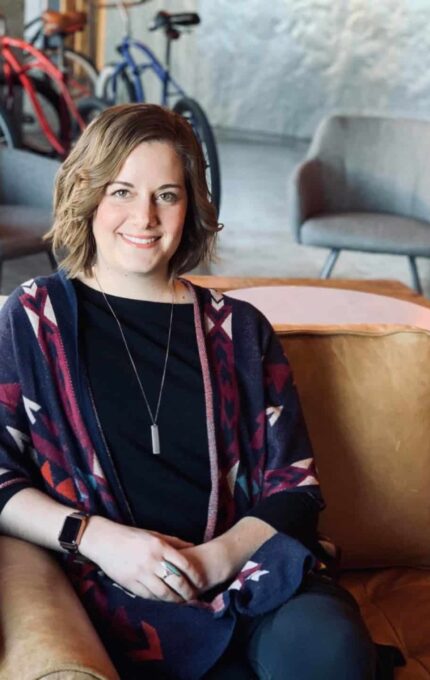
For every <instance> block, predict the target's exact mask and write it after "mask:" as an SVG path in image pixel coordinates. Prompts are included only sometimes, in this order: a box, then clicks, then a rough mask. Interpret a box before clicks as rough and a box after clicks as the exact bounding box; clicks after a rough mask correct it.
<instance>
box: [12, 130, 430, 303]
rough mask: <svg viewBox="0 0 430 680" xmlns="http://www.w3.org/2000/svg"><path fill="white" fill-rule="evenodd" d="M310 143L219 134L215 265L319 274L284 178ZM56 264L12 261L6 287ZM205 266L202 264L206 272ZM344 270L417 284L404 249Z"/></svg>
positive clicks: (426, 279)
mask: <svg viewBox="0 0 430 680" xmlns="http://www.w3.org/2000/svg"><path fill="white" fill-rule="evenodd" d="M306 149H307V143H306V142H303V141H299V140H291V141H289V142H283V143H280V142H268V141H265V142H262V141H258V142H244V141H240V142H239V141H234V140H228V139H224V140H221V141H219V152H220V159H221V172H222V188H223V196H222V206H221V215H220V220H221V222H223V223H224V225H225V226H224V230H223V232H222V233H221V234H220V236H219V241H218V249H217V251H218V254H217V259H216V261H215V262H213V263H212V264H211V266H210V273H213V274H220V275H230V276H240V275H253V276H282V277H288V276H291V277H318V275H319V271H320V269H321V267H322V265H323V262H324V260H325V258H326V255H327V251H326V250H324V249H320V248H310V247H308V246H301V245H298V244H296V243H295V242H294V240H293V236H292V234H291V232H290V230H289V228H288V224H287V219H286V182H287V178H288V176H289V174H290V173H291V171H292V169H293V168H294V166H295V165H296V164H297V163H298V162H299V161H300V160H301V159H302V158H303V157H304V155H305V153H306ZM418 266H419V270H420V275H421V278H422V281H423V285H424V288H425V293H426V294H427V295H430V263H429V261H428V260H424V259H423V260H420V261H419V263H418ZM49 272H50V266H49V262H48V259H47V257H46V256H45V255H38V256H32V257H27V258H22V259H21V260H15V261H10V262H7V263H6V264H5V265H4V273H3V291H2V292H3V293H9V292H10V291H11V290H13V289H14V288H15V287H16V286H17V285H19V284H20V283H22V282H23V281H25V280H27V279H28V278H30V277H33V276H36V275H39V274H47V273H49ZM206 272H207V270H201V273H206ZM333 276H334V277H338V278H384V279H388V278H389V279H397V280H399V281H402V282H404V283H406V284H408V285H411V279H410V275H409V268H408V262H407V259H406V258H405V257H397V256H389V255H372V254H367V253H352V252H351V253H347V252H344V253H342V254H341V255H340V258H339V260H338V263H337V264H336V267H335V270H334V274H333Z"/></svg>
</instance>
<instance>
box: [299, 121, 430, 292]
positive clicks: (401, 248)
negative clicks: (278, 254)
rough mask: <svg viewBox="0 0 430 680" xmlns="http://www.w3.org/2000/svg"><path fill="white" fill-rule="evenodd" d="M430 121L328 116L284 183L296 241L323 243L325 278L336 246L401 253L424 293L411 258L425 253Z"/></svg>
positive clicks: (429, 224) (429, 230) (429, 245)
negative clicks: (287, 183)
mask: <svg viewBox="0 0 430 680" xmlns="http://www.w3.org/2000/svg"><path fill="white" fill-rule="evenodd" d="M429 159H430V122H426V121H419V120H407V119H394V118H378V117H373V116H372V117H371V116H332V117H330V118H327V119H326V120H324V121H323V122H322V123H321V125H320V126H319V127H318V129H317V131H316V133H315V136H314V138H313V140H312V143H311V146H310V149H309V152H308V156H307V158H306V160H305V161H304V162H303V163H301V164H300V165H299V166H298V168H296V170H295V172H294V173H293V176H292V179H291V183H290V187H289V221H290V224H291V226H292V228H293V230H294V235H295V238H296V240H297V241H298V242H299V243H302V244H304V245H310V246H318V247H321V248H329V249H330V253H329V255H328V258H327V260H326V262H325V264H324V267H323V269H322V271H321V275H320V276H321V278H329V276H330V274H331V272H332V270H333V267H334V265H335V263H336V260H337V258H338V256H339V253H340V251H341V250H358V251H364V252H372V253H387V254H388V253H389V254H394V255H406V256H407V257H408V259H409V263H410V268H411V273H412V279H413V284H414V287H415V289H416V290H417V291H418V292H419V293H422V286H421V281H420V278H419V274H418V268H417V264H416V258H417V257H430V166H429V163H430V160H429Z"/></svg>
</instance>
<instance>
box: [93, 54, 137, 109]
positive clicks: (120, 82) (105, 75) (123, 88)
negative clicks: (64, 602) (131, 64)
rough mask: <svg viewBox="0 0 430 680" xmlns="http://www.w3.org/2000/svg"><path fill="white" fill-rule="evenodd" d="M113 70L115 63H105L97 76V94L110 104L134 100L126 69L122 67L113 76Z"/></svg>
mask: <svg viewBox="0 0 430 680" xmlns="http://www.w3.org/2000/svg"><path fill="white" fill-rule="evenodd" d="M115 70H116V65H115V64H106V66H104V67H103V68H102V70H101V71H100V73H99V76H98V78H97V87H96V94H97V96H98V97H100V98H101V99H104V101H105V102H107V103H108V104H109V105H110V106H112V105H113V104H128V102H135V101H136V94H135V91H134V87H133V83H132V81H131V80H130V76H129V75H128V73H127V71H126V70H125V68H124V69H122V71H120V72H119V73H118V74H117V76H116V77H114V75H115Z"/></svg>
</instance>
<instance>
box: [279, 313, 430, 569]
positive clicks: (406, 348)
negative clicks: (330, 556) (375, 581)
mask: <svg viewBox="0 0 430 680" xmlns="http://www.w3.org/2000/svg"><path fill="white" fill-rule="evenodd" d="M280 337H281V341H282V343H283V345H284V347H285V350H286V354H287V356H288V357H289V359H290V361H291V364H292V368H293V372H294V374H295V380H296V383H297V386H298V391H299V395H300V398H301V402H302V406H303V410H304V415H305V420H306V422H307V425H308V428H309V433H310V437H311V440H312V444H313V446H314V450H315V457H316V462H317V466H318V469H319V473H320V479H321V486H322V492H323V495H324V497H325V500H326V503H327V508H326V509H325V510H324V511H323V512H322V513H321V520H320V529H321V531H322V532H323V533H325V534H327V535H329V536H330V537H331V538H333V540H334V541H335V542H336V543H337V544H338V545H340V546H341V547H342V564H343V566H344V567H350V568H357V567H380V566H399V565H404V566H417V565H426V566H430V493H429V488H430V438H429V432H430V371H429V368H428V367H429V366H430V333H429V332H427V331H420V330H414V329H408V328H404V329H397V330H396V329H392V330H386V329H385V330H384V329H383V328H381V329H379V330H378V328H377V327H376V328H372V327H369V326H363V327H360V326H356V327H351V328H350V329H349V330H348V329H346V328H342V327H338V328H337V330H335V329H333V328H332V329H330V332H328V331H327V332H324V330H321V331H320V332H315V331H313V332H308V333H303V332H291V333H289V334H288V333H284V334H282V335H281V336H280Z"/></svg>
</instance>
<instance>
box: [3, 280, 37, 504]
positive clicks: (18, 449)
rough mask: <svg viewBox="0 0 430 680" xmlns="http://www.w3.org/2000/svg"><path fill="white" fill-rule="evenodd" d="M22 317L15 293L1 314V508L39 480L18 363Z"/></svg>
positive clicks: (23, 325) (24, 333)
mask: <svg viewBox="0 0 430 680" xmlns="http://www.w3.org/2000/svg"><path fill="white" fill-rule="evenodd" d="M20 313H22V309H21V307H20V303H19V301H18V295H17V293H15V294H13V295H12V296H10V297H9V299H8V300H7V302H6V303H5V305H4V306H3V308H2V310H1V312H0V508H3V507H4V505H5V504H6V502H7V501H8V500H9V499H10V498H11V497H12V496H13V495H14V494H15V493H17V492H18V491H20V490H21V489H23V488H25V487H29V486H34V485H35V480H36V479H37V476H38V475H37V471H36V466H35V464H34V463H33V461H32V452H33V449H32V446H31V437H30V432H29V426H28V417H27V412H26V411H27V410H29V412H30V413H31V408H32V407H33V406H36V405H35V404H33V402H31V401H28V400H27V401H28V403H26V400H25V397H24V395H23V390H22V384H21V381H20V378H19V371H18V367H17V362H16V351H15V350H16V347H15V344H16V341H17V339H16V336H17V335H18V336H19V341H20V342H22V341H23V340H24V339H25V337H26V330H27V328H26V326H27V324H25V323H22V324H20V323H19V322H20V321H21V319H20V318H19V315H20ZM14 320H15V321H16V322H17V323H14Z"/></svg>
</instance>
